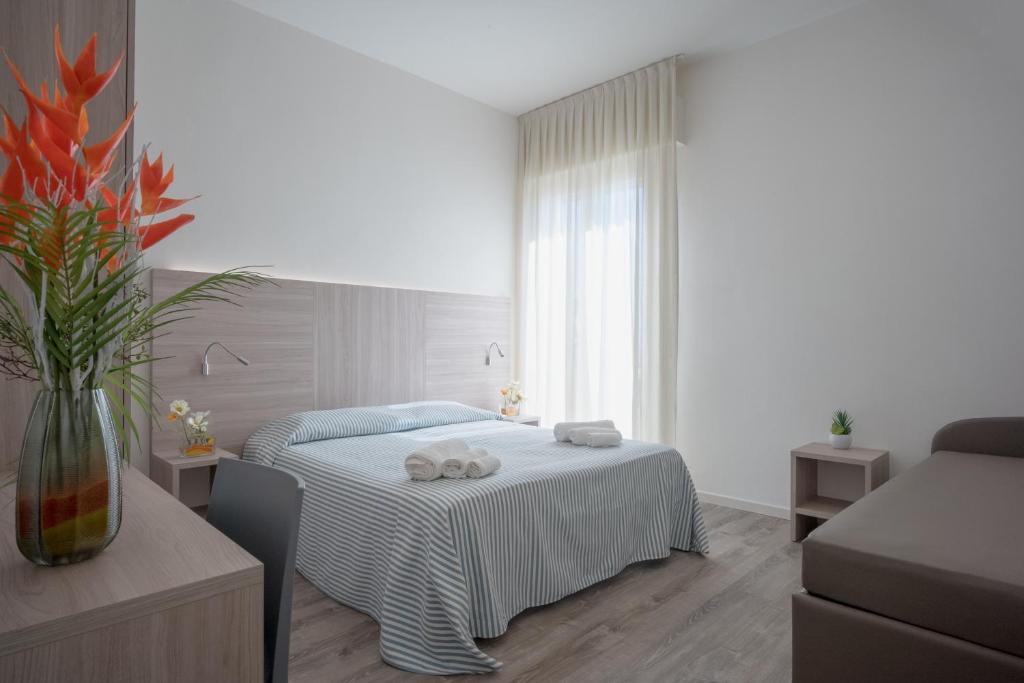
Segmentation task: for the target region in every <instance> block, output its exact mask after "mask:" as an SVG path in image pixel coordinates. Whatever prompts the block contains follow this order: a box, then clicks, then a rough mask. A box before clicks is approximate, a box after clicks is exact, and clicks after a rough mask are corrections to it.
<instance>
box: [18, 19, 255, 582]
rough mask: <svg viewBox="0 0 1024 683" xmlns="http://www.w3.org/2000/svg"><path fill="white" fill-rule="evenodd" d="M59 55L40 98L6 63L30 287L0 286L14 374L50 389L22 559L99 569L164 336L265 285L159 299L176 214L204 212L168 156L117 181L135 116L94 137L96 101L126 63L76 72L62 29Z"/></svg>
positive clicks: (29, 486)
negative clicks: (204, 310)
mask: <svg viewBox="0 0 1024 683" xmlns="http://www.w3.org/2000/svg"><path fill="white" fill-rule="evenodd" d="M53 48H54V55H55V57H56V62H57V67H58V73H59V80H58V81H55V82H53V83H52V84H48V83H45V82H44V83H43V84H42V85H41V87H40V88H39V90H38V93H37V92H35V91H33V90H32V89H31V88H30V87H29V85H28V84H27V83H26V82H25V79H24V78H23V77H22V75H21V72H20V71H19V70H18V68H17V66H15V64H14V63H13V62H12V61H11V59H10V58H9V57H8V58H7V65H8V66H9V68H10V71H11V73H12V74H13V76H14V79H15V81H16V83H17V87H18V89H19V91H20V92H21V95H22V97H23V98H24V101H25V105H26V110H27V114H26V116H25V118H24V119H23V120H22V121H21V122H20V123H18V122H16V121H15V120H14V119H13V118H12V117H11V115H10V114H9V113H8V112H7V111H6V110H4V111H2V118H3V127H2V135H0V154H2V156H3V158H4V159H5V160H6V168H5V169H4V170H3V172H2V173H0V259H2V260H3V262H4V264H5V267H9V268H10V269H11V271H12V272H13V273H14V275H15V277H16V280H17V282H18V283H20V286H19V287H18V290H19V291H14V290H13V289H11V288H9V287H0V374H3V375H7V376H8V377H12V378H17V379H22V380H28V381H38V382H39V385H40V387H41V390H40V392H39V394H38V395H37V397H36V403H35V406H34V408H33V410H32V413H31V417H30V421H29V424H28V426H27V429H26V432H25V440H24V442H23V445H22V451H21V456H20V465H19V470H18V475H17V481H18V496H17V497H18V510H17V526H18V548H19V549H20V550H21V552H22V554H24V555H25V556H26V557H27V558H29V559H30V560H32V561H33V562H36V563H38V564H66V563H70V562H79V561H81V560H83V559H88V558H89V557H92V556H93V555H95V554H96V553H98V552H100V551H101V550H102V549H103V548H104V547H106V545H107V544H109V543H110V541H111V540H112V539H113V538H114V536H116V534H117V532H118V529H119V528H120V523H121V507H120V504H121V486H120V476H121V462H120V461H119V458H127V457H128V454H129V452H130V449H129V448H127V447H126V446H127V443H126V442H128V441H129V440H130V439H131V438H132V437H134V438H136V439H138V435H139V432H138V429H137V426H136V424H135V422H134V421H133V419H132V410H131V406H132V404H133V403H134V404H137V405H139V406H140V407H141V408H142V409H143V410H144V411H145V412H146V413H147V414H148V415H149V416H150V417H153V416H154V414H155V413H154V410H153V405H152V394H153V392H152V387H151V385H150V383H149V381H148V379H147V378H146V377H144V376H143V375H141V374H140V372H139V371H140V370H141V369H142V368H143V367H145V366H146V365H147V364H149V363H153V362H154V361H156V360H158V359H156V358H153V357H152V356H151V355H150V354H149V353H148V346H149V342H150V341H151V340H152V339H153V337H154V336H155V335H156V334H163V333H166V332H167V331H168V326H170V325H173V324H174V323H175V322H176V321H178V320H181V319H183V318H187V317H189V311H191V310H193V309H194V308H195V307H196V306H197V305H199V304H202V303H204V302H209V301H232V300H233V298H234V296H235V295H236V294H239V293H241V292H242V291H244V290H246V289H249V288H252V287H254V286H256V285H259V284H261V283H263V282H264V281H265V278H264V277H263V276H262V275H260V274H259V273H256V272H252V271H248V270H243V269H236V270H229V271H227V272H224V273H220V274H217V275H212V276H210V277H208V278H205V279H204V280H201V281H200V282H198V283H196V284H194V285H191V286H189V287H187V288H185V289H183V290H182V291H180V292H178V293H176V294H173V295H171V296H169V297H167V298H165V299H163V300H162V301H153V300H151V298H150V294H149V292H148V291H147V290H146V288H145V287H144V286H143V284H142V283H143V275H144V274H145V272H146V271H147V268H146V267H145V265H144V264H143V260H142V255H143V252H145V251H146V250H147V249H149V248H150V247H152V246H153V245H154V244H157V243H158V242H160V241H161V240H164V239H166V238H167V237H168V236H170V235H171V234H173V233H174V232H175V231H177V230H179V229H180V228H181V227H182V226H184V225H186V224H188V223H190V222H191V221H192V220H193V218H194V216H193V215H192V214H187V213H178V214H177V215H173V216H170V217H167V214H168V213H169V212H172V211H174V210H176V209H178V208H179V207H180V206H182V205H183V204H185V203H186V202H189V201H191V200H192V199H195V198H194V197H193V198H185V199H176V198H171V197H167V196H165V195H166V192H167V191H168V189H169V187H170V185H171V183H172V182H173V181H174V167H173V166H171V167H170V168H167V169H166V170H165V168H164V159H163V155H159V156H157V157H156V159H154V160H151V159H150V157H149V154H148V151H147V150H143V152H142V153H141V154H140V155H139V157H138V158H137V159H136V160H135V161H134V162H133V163H131V164H129V165H128V166H127V167H126V168H115V161H116V160H117V159H118V151H117V150H118V147H119V146H120V144H121V142H122V140H123V139H124V136H125V134H126V133H127V132H128V128H129V126H131V123H132V120H133V118H134V115H135V109H134V107H133V108H132V110H131V112H130V113H129V114H128V116H127V117H126V118H125V119H124V121H123V122H121V123H120V125H119V126H118V127H117V129H116V130H115V131H114V133H113V134H112V135H111V136H110V137H108V138H106V139H105V140H98V141H94V140H92V139H90V138H89V132H90V117H89V115H88V114H87V109H88V105H89V102H90V101H91V100H92V99H93V98H95V97H96V96H97V95H98V94H99V93H100V92H101V91H102V90H103V89H104V88H105V87H106V86H107V84H109V83H110V81H111V80H112V79H113V78H114V75H115V74H116V72H117V70H118V68H119V67H120V65H121V61H122V59H123V55H122V58H119V59H118V60H117V61H116V62H115V63H114V64H113V65H111V66H110V67H109V68H108V69H107V70H106V71H98V70H97V68H96V36H95V35H94V36H93V37H92V38H91V39H90V40H89V41H88V43H87V44H86V45H85V47H84V48H83V49H82V51H81V52H80V53H79V54H78V56H77V57H76V58H75V60H74V61H73V62H72V61H69V60H68V59H67V58H66V57H65V54H64V51H63V48H62V46H61V41H60V32H59V30H55V31H54V41H53ZM0 265H3V264H0ZM54 510H56V511H59V514H51V512H52V511H54Z"/></svg>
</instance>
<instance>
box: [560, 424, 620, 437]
mask: <svg viewBox="0 0 1024 683" xmlns="http://www.w3.org/2000/svg"><path fill="white" fill-rule="evenodd" d="M578 427H598V428H604V429H615V423H614V422H612V421H611V420H593V421H591V422H559V423H558V424H556V425H555V429H554V432H555V441H569V440H570V439H569V432H570V431H571V430H573V429H576V428H578Z"/></svg>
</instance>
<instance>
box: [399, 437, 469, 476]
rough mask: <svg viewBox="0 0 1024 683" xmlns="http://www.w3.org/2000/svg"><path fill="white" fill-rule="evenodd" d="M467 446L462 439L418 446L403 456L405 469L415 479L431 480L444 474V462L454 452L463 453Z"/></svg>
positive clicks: (467, 448)
mask: <svg viewBox="0 0 1024 683" xmlns="http://www.w3.org/2000/svg"><path fill="white" fill-rule="evenodd" d="M468 450H469V446H467V445H466V442H465V441H463V440H462V439H446V440H445V441H437V442H435V443H432V444H430V445H428V446H424V447H423V448H418V449H416V450H415V451H413V452H412V453H410V454H409V455H408V456H406V458H405V471H406V472H408V473H409V476H410V477H411V478H412V479H413V480H415V481H433V480H434V479H437V478H438V477H440V476H442V474H444V462H445V460H446V459H448V458H449V457H450V456H451V455H452V454H454V453H459V452H462V453H465V452H467V451H468Z"/></svg>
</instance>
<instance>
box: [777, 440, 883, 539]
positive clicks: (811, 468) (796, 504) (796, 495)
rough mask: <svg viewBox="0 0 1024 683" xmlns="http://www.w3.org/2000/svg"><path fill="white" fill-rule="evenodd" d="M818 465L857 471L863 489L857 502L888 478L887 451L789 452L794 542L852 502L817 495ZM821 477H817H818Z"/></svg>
mask: <svg viewBox="0 0 1024 683" xmlns="http://www.w3.org/2000/svg"><path fill="white" fill-rule="evenodd" d="M819 462H828V463H836V464H838V465H840V466H842V467H852V468H856V469H858V470H859V471H860V472H859V473H858V474H859V475H860V480H861V481H862V482H863V488H862V490H861V491H860V494H859V495H858V496H857V499H859V498H860V497H862V496H865V495H867V494H868V493H870V492H871V491H874V490H875V489H876V488H878V487H879V486H881V485H882V484H884V483H885V482H886V480H888V478H889V451H882V450H876V449H872V448H850V449H848V450H838V449H835V448H832V447H831V446H829V445H828V444H826V443H809V444H806V445H804V446H801V447H800V448H796V449H794V450H792V451H790V463H791V475H792V482H791V484H792V489H791V492H792V495H791V499H790V502H791V506H792V507H791V512H790V521H791V525H792V532H793V540H794V541H802V540H803V539H804V538H805V537H806V536H807V534H809V533H811V531H813V530H814V529H815V528H816V527H817V526H818V525H820V524H822V523H824V522H825V521H826V520H829V519H832V517H834V516H836V515H837V514H839V513H840V512H842V511H843V510H844V509H845V508H846V507H848V506H849V505H850V504H851V503H853V502H854V501H853V500H842V499H840V498H831V497H828V496H823V495H819V493H818V487H819V483H820V476H819V472H818V463H819ZM825 474H826V473H825V472H821V473H820V475H822V476H823V475H825Z"/></svg>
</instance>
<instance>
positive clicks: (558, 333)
mask: <svg viewBox="0 0 1024 683" xmlns="http://www.w3.org/2000/svg"><path fill="white" fill-rule="evenodd" d="M675 74H676V67H675V59H669V60H665V61H663V62H659V63H658V64H655V65H652V66H649V67H647V68H644V69H641V70H639V71H636V72H634V73H631V74H628V75H626V76H623V77H621V78H617V79H615V80H613V81H609V82H608V83H604V84H602V85H599V86H597V87H595V88H591V89H590V90H587V91H584V92H582V93H579V94H577V95H573V96H572V97H569V98H567V99H564V100H560V101H558V102H556V103H554V104H551V105H548V106H546V107H543V108H541V109H538V110H535V111H532V112H530V113H528V114H525V115H523V116H522V117H521V118H520V121H519V202H520V203H519V211H520V213H519V244H518V262H519V268H518V278H519V281H518V288H517V289H518V298H517V306H516V313H517V318H516V327H517V331H518V337H519V344H518V354H517V363H518V365H519V369H520V376H521V378H522V381H523V388H524V391H525V393H526V394H527V397H528V401H529V410H530V412H536V413H538V414H540V415H542V416H543V417H544V419H545V421H546V422H549V423H550V422H552V421H557V420H562V419H587V418H606V417H610V418H612V419H614V420H615V422H616V425H617V426H619V427H620V428H621V429H622V430H623V433H624V434H627V435H632V436H634V437H635V438H642V439H650V440H657V441H663V442H671V441H672V440H673V439H674V429H675V390H676V320H677V311H676V300H677V299H676V296H677V293H676V287H677V281H678V275H677V253H676V249H677V246H676V245H677V235H676V232H677V217H676V167H675V163H676V161H675V160H676V154H675V143H676V133H675V121H676V112H675V101H676V88H675Z"/></svg>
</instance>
